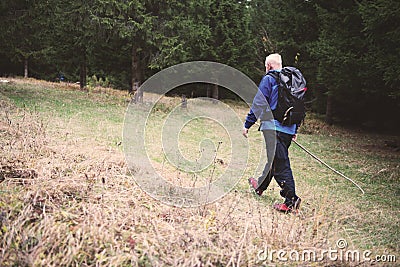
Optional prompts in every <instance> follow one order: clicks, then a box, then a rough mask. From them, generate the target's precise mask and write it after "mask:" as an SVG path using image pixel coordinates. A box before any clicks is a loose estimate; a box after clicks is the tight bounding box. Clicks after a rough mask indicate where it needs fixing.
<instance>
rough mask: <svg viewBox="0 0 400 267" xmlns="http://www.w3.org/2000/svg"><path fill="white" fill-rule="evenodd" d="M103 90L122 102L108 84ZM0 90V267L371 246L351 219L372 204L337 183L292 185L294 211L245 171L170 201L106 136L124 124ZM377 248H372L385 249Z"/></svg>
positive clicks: (158, 261)
mask: <svg viewBox="0 0 400 267" xmlns="http://www.w3.org/2000/svg"><path fill="white" fill-rule="evenodd" d="M13 82H14V83H15V84H14V85H13V86H27V83H28V84H29V86H33V87H34V86H37V84H39V85H40V86H44V87H48V88H50V89H49V90H58V91H60V92H61V91H63V90H65V89H71V88H69V86H67V87H68V88H65V86H66V85H64V86H62V87H59V85H58V84H48V83H43V82H39V81H32V80H30V81H28V82H26V81H20V80H14V81H13ZM0 88H1V87H0ZM76 89H77V88H72V89H71V90H76ZM46 90H47V89H46ZM0 92H1V91H0ZM102 93H103V94H110V95H114V96H116V97H117V98H121V99H122V100H121V99H120V100H118V101H122V102H124V101H125V99H126V94H123V93H121V92H118V91H114V90H111V89H107V90H106V89H104V90H103V91H102ZM91 96H93V94H92V95H91ZM0 97H1V99H0V114H1V115H0V149H1V151H2V156H1V159H0V164H1V165H0V167H1V169H0V174H1V177H0V178H1V179H0V182H1V181H2V182H1V183H0V208H1V213H0V226H1V227H0V228H1V229H0V236H1V238H0V244H1V245H0V265H1V266H239V265H240V266H259V265H262V264H263V262H262V261H260V260H259V259H258V258H257V255H258V254H259V252H260V250H263V249H265V248H266V247H268V248H269V249H276V250H278V249H286V250H287V251H290V250H292V249H298V250H299V251H302V250H304V249H306V248H307V249H312V250H315V251H321V250H323V249H327V248H328V247H332V248H335V241H336V240H337V239H338V238H346V240H347V241H348V242H349V248H352V249H356V248H359V247H363V246H365V244H370V243H369V242H370V240H368V239H367V237H365V239H362V238H360V234H357V233H358V232H357V231H358V227H359V225H360V222H359V221H358V220H359V219H360V218H359V217H360V216H364V215H365V214H369V213H368V210H363V209H360V207H358V206H357V205H353V204H352V202H353V200H354V198H353V199H348V200H347V201H345V202H343V203H344V205H343V203H338V202H337V198H336V194H335V192H332V191H330V189H332V188H334V189H336V188H338V190H340V187H337V186H332V187H322V188H324V189H322V190H321V186H320V185H314V184H313V183H312V180H311V181H310V180H305V181H307V182H306V183H303V182H299V183H298V188H299V191H300V192H301V196H302V197H303V199H305V201H304V206H303V209H302V212H301V213H300V215H298V216H295V215H285V214H280V213H277V212H274V211H273V210H272V208H271V206H272V203H273V202H274V201H276V200H277V199H278V197H277V196H278V188H277V186H276V185H273V186H271V189H270V190H269V191H268V194H267V196H265V197H263V198H258V197H255V196H254V195H253V194H252V193H250V192H249V191H248V190H247V185H246V179H245V178H243V181H241V182H240V183H239V184H238V186H237V187H236V189H235V190H234V191H232V192H231V193H229V194H228V195H227V196H226V197H224V198H223V199H222V200H220V201H218V202H216V203H213V204H210V205H207V206H201V207H197V208H185V209H180V208H174V207H170V206H166V205H164V204H162V203H160V202H158V201H156V200H154V199H152V198H150V197H149V196H147V195H146V194H145V193H144V192H143V191H141V190H140V188H139V187H138V185H137V184H136V183H135V181H134V179H133V178H132V177H131V176H130V174H129V172H128V170H127V166H126V164H125V161H124V157H123V153H122V151H121V149H120V147H119V146H118V144H116V145H113V144H114V143H115V142H114V140H118V136H117V137H115V135H118V133H119V134H120V133H121V132H122V125H121V124H119V123H114V122H109V121H106V120H104V121H101V123H99V124H97V125H96V126H93V125H92V124H90V122H84V121H82V120H78V119H77V118H75V117H69V118H68V119H66V118H64V117H62V116H60V117H57V116H55V117H51V118H49V116H46V114H48V113H46V112H44V113H43V112H34V111H32V110H31V109H28V108H18V107H17V106H15V105H14V103H13V102H12V101H10V100H9V99H8V98H6V97H4V96H2V95H0ZM93 97H95V96H93ZM98 101H101V100H98ZM121 110H122V111H123V107H121ZM241 112H243V113H244V111H243V110H242V111H241ZM52 114H53V113H52ZM93 119H94V120H98V119H100V117H96V118H93ZM115 128H117V129H115ZM253 133H254V132H253ZM93 137H95V138H93ZM254 138H259V137H254ZM155 153H157V152H155ZM303 157H304V156H303ZM293 162H294V165H296V166H299V167H296V168H298V173H299V177H298V181H302V178H305V177H304V176H306V174H309V173H315V172H321V168H320V167H318V165H312V164H308V165H302V164H304V163H302V162H301V157H300V156H298V155H297V156H296V154H295V158H294V160H293ZM251 168H254V166H251ZM302 168H304V169H302ZM169 172H171V177H174V175H176V173H174V170H172V169H171V170H169ZM248 172H249V171H248ZM322 175H324V174H323V171H322ZM325 175H327V174H325ZM383 212H384V214H382V215H383V216H385V215H387V213H386V211H383ZM378 215H379V214H376V216H378ZM382 215H381V216H382ZM355 218H357V220H356V219H355ZM353 220H354V224H353V225H352V226H351V222H352V221H353ZM344 222H346V223H344ZM349 222H350V223H349ZM397 223H398V219H397ZM353 233H355V234H353ZM372 234H373V233H371V235H372ZM354 237H355V238H354ZM357 237H358V239H357ZM368 238H369V237H368ZM373 248H374V251H376V252H378V251H384V250H385V249H386V248H387V247H386V246H376V247H373ZM394 249H395V252H396V250H397V249H398V248H396V247H394ZM397 252H398V251H397ZM265 264H269V265H270V264H272V265H282V264H283V263H282V262H280V263H279V262H274V263H270V262H269V261H267V262H265ZM288 264H289V265H295V266H302V265H303V266H326V265H329V264H331V265H335V266H346V265H355V264H356V263H346V262H327V261H323V262H315V263H310V262H289V263H288ZM357 264H359V263H357ZM366 265H368V264H366Z"/></svg>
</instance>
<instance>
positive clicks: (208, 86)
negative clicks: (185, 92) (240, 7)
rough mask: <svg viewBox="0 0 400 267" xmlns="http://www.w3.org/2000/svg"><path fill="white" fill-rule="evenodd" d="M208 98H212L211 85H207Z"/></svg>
mask: <svg viewBox="0 0 400 267" xmlns="http://www.w3.org/2000/svg"><path fill="white" fill-rule="evenodd" d="M206 96H207V98H210V97H211V85H210V84H207V93H206Z"/></svg>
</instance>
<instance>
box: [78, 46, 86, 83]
mask: <svg viewBox="0 0 400 267" xmlns="http://www.w3.org/2000/svg"><path fill="white" fill-rule="evenodd" d="M81 56H82V59H81V64H80V77H79V87H80V88H81V89H85V88H86V76H87V65H86V49H82V55H81Z"/></svg>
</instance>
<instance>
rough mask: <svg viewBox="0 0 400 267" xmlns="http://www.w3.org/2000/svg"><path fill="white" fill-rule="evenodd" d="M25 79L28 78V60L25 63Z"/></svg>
mask: <svg viewBox="0 0 400 267" xmlns="http://www.w3.org/2000/svg"><path fill="white" fill-rule="evenodd" d="M24 78H28V58H27V57H26V58H25V62H24Z"/></svg>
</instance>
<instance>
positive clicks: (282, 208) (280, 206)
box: [274, 203, 292, 213]
mask: <svg viewBox="0 0 400 267" xmlns="http://www.w3.org/2000/svg"><path fill="white" fill-rule="evenodd" d="M274 209H276V210H277V211H280V212H285V213H289V212H291V211H292V209H291V208H289V207H288V206H286V204H285V203H282V204H279V203H276V204H274Z"/></svg>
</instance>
